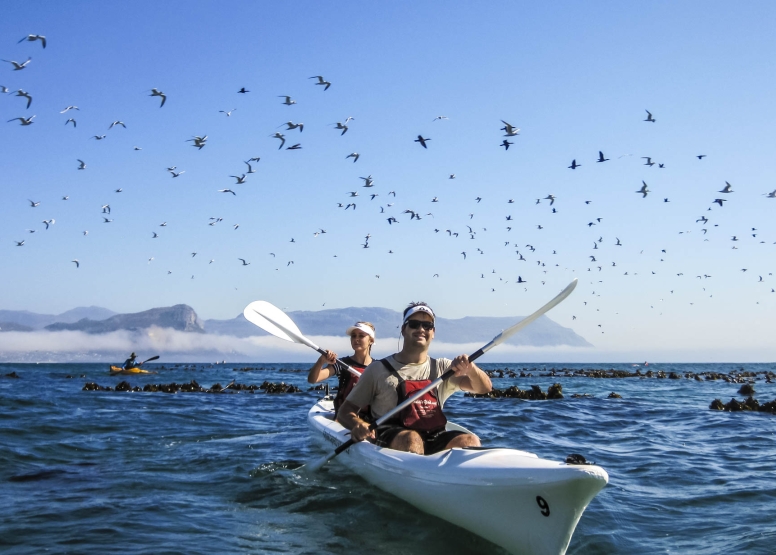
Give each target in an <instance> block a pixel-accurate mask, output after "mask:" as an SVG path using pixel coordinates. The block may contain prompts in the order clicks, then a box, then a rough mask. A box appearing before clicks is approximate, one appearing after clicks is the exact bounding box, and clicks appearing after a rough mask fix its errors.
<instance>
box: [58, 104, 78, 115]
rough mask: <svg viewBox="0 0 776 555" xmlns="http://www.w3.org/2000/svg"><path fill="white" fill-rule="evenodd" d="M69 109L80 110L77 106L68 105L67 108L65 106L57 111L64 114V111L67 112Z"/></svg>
mask: <svg viewBox="0 0 776 555" xmlns="http://www.w3.org/2000/svg"><path fill="white" fill-rule="evenodd" d="M69 110H78V111H80V108H79V107H78V106H68V107H67V108H65V109H64V110H62V111H61V112H59V113H60V114H64V113H65V112H67V111H69Z"/></svg>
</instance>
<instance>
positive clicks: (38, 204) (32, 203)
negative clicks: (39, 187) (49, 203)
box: [27, 199, 40, 208]
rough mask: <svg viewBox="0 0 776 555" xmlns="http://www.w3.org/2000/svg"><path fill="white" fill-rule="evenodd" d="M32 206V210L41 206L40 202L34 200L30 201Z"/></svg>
mask: <svg viewBox="0 0 776 555" xmlns="http://www.w3.org/2000/svg"><path fill="white" fill-rule="evenodd" d="M27 200H30V199H27ZM30 206H31V207H32V208H35V207H37V206H40V202H35V201H34V200H30Z"/></svg>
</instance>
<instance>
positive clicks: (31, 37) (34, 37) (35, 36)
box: [16, 35, 46, 48]
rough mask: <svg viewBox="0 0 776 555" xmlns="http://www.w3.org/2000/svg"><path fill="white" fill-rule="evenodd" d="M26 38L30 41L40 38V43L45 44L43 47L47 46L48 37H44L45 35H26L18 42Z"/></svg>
mask: <svg viewBox="0 0 776 555" xmlns="http://www.w3.org/2000/svg"><path fill="white" fill-rule="evenodd" d="M26 40H28V41H30V42H33V41H36V40H39V41H40V43H41V44H42V45H43V48H46V37H44V36H43V35H27V36H26V37H22V38H21V40H19V42H17V43H16V44H19V43H21V42H24V41H26Z"/></svg>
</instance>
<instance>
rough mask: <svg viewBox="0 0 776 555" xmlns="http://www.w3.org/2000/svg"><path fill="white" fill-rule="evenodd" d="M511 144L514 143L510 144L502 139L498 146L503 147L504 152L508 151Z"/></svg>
mask: <svg viewBox="0 0 776 555" xmlns="http://www.w3.org/2000/svg"><path fill="white" fill-rule="evenodd" d="M513 144H515V143H510V142H509V141H507V140H506V139H504V140H503V141H501V144H500V145H499V146H503V147H504V150H509V145H513Z"/></svg>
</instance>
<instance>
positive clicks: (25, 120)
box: [6, 116, 35, 125]
mask: <svg viewBox="0 0 776 555" xmlns="http://www.w3.org/2000/svg"><path fill="white" fill-rule="evenodd" d="M34 117H35V116H30V117H28V118H13V119H9V120H8V121H7V122H6V123H11V122H12V121H16V120H17V119H18V120H19V122H20V123H21V124H22V125H32V124H33V123H35V122H34V121H32V118H34Z"/></svg>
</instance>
